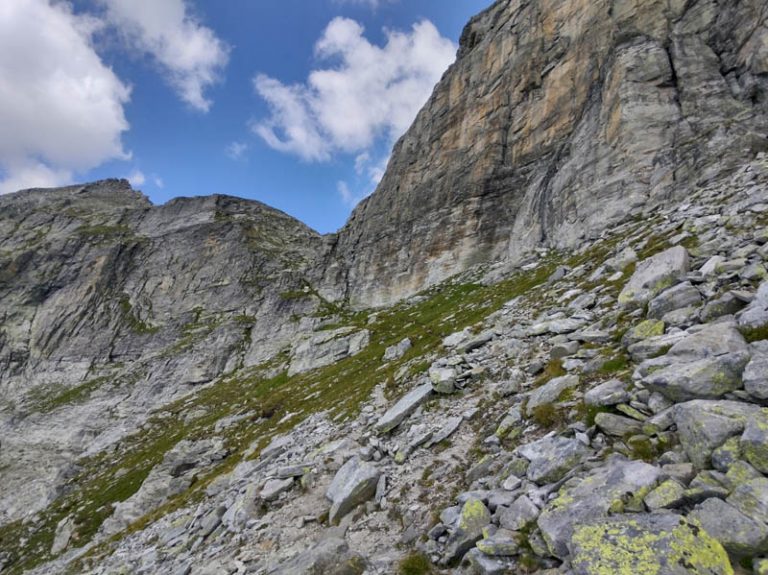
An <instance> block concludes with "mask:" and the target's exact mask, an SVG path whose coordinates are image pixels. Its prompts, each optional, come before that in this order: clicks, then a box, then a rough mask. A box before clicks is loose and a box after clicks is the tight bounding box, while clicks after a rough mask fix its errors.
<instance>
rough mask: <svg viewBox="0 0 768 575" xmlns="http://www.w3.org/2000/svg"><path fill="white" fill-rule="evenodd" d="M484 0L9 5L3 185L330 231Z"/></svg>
mask: <svg viewBox="0 0 768 575" xmlns="http://www.w3.org/2000/svg"><path fill="white" fill-rule="evenodd" d="M491 3H492V0H72V1H63V0H1V1H0V193H8V192H13V191H16V190H19V189H24V188H30V187H51V186H59V185H65V184H70V183H75V182H86V181H92V180H97V179H102V178H109V177H121V178H127V179H129V180H130V181H131V183H132V184H133V186H134V188H136V189H140V190H141V191H143V192H144V193H145V194H147V195H148V196H149V197H150V199H151V200H152V201H153V202H154V203H156V204H162V203H164V202H166V201H168V200H169V199H171V198H174V197H178V196H197V195H209V194H217V193H218V194H229V195H233V196H239V197H244V198H250V199H255V200H259V201H262V202H264V203H266V204H269V205H271V206H273V207H276V208H278V209H280V210H283V211H285V212H287V213H289V214H291V215H292V216H294V217H296V218H298V219H300V220H301V221H303V222H305V223H306V224H308V225H309V226H311V227H312V228H314V229H316V230H317V231H319V232H323V233H326V232H333V231H336V230H337V229H338V228H340V227H341V226H342V225H343V224H344V222H345V221H346V219H347V217H348V216H349V213H350V212H351V210H352V208H353V207H354V205H355V204H356V203H357V202H359V201H360V199H362V198H363V197H365V196H366V195H368V194H370V193H371V192H372V191H373V190H374V189H375V187H376V184H377V183H378V181H379V179H380V178H381V176H382V174H383V171H384V169H385V167H386V162H387V159H388V158H389V154H390V152H391V148H392V145H393V144H394V142H395V141H396V140H397V138H398V137H399V136H400V135H402V134H403V133H404V132H405V130H406V129H407V128H408V126H409V125H410V124H411V122H412V121H413V119H414V118H415V116H416V113H417V112H418V110H419V109H420V108H421V106H422V105H423V104H424V103H425V102H426V100H427V99H428V97H429V95H430V94H431V92H432V89H433V87H434V85H435V83H436V82H437V81H438V80H439V79H440V77H441V76H442V74H443V72H444V71H445V70H446V69H447V67H448V66H449V65H450V64H451V63H452V62H453V61H454V59H455V53H456V49H457V47H458V46H457V44H458V39H459V36H460V34H461V30H462V28H463V26H464V25H465V24H466V22H467V21H468V20H469V18H470V17H471V16H472V15H474V14H476V13H478V12H479V11H481V10H483V9H484V8H486V7H487V6H489V5H490V4H491Z"/></svg>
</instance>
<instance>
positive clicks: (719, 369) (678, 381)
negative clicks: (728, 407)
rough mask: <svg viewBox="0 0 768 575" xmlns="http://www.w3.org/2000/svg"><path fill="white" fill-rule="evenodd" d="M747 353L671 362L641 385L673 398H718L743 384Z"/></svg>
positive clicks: (676, 399) (644, 380)
mask: <svg viewBox="0 0 768 575" xmlns="http://www.w3.org/2000/svg"><path fill="white" fill-rule="evenodd" d="M748 362H749V355H748V354H747V353H733V354H726V355H720V356H717V357H709V358H705V359H700V360H694V361H691V362H687V363H674V364H672V365H670V366H668V367H665V368H663V369H661V370H659V371H655V372H653V373H652V374H651V375H648V376H646V377H644V378H643V385H644V386H645V387H646V388H648V389H650V390H652V391H658V392H659V393H661V394H663V395H665V396H666V397H668V398H669V399H671V400H673V401H678V402H679V401H687V400H690V399H717V398H720V397H723V396H724V395H725V394H727V393H729V392H731V391H735V390H737V389H739V388H740V387H742V381H741V374H742V372H743V371H744V367H745V366H746V365H747V363H748Z"/></svg>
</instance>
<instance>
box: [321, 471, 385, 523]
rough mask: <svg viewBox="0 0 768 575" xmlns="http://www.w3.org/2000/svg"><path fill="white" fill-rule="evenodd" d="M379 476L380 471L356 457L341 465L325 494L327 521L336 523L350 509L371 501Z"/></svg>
mask: <svg viewBox="0 0 768 575" xmlns="http://www.w3.org/2000/svg"><path fill="white" fill-rule="evenodd" d="M380 476H381V471H379V470H378V469H377V468H376V467H374V466H373V465H372V464H370V463H367V462H364V461H362V460H360V459H359V458H357V457H353V458H351V459H350V460H349V461H347V462H346V463H345V464H344V465H342V466H341V469H339V470H338V471H337V472H336V475H335V476H334V478H333V481H332V482H331V485H330V486H329V487H328V491H326V494H325V496H326V497H327V498H328V499H329V500H330V501H331V510H330V512H329V514H328V520H329V521H330V522H331V523H338V522H339V521H340V520H341V518H342V517H344V516H345V515H346V514H347V513H349V512H350V511H352V509H354V508H355V507H357V506H358V505H360V504H361V503H365V502H366V501H368V500H369V499H371V498H372V497H373V496H374V495H375V493H376V485H377V484H378V482H379V477H380Z"/></svg>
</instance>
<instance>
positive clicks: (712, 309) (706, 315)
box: [701, 292, 744, 322]
mask: <svg viewBox="0 0 768 575" xmlns="http://www.w3.org/2000/svg"><path fill="white" fill-rule="evenodd" d="M743 307H744V302H743V301H742V300H741V299H739V298H738V297H736V296H735V295H733V294H732V293H731V292H727V293H724V294H723V295H721V296H720V297H719V298H717V299H713V300H711V301H708V302H707V304H706V305H705V306H704V308H703V309H702V310H701V320H702V321H705V322H710V321H712V320H715V319H717V318H719V317H723V316H725V315H732V314H735V313H737V312H738V311H739V310H741V309H742V308H743Z"/></svg>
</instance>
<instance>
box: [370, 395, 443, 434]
mask: <svg viewBox="0 0 768 575" xmlns="http://www.w3.org/2000/svg"><path fill="white" fill-rule="evenodd" d="M430 395H432V384H431V383H425V384H423V385H420V386H418V387H416V388H415V389H412V390H411V391H410V392H408V393H407V394H405V395H404V396H403V397H402V398H400V400H399V401H398V402H397V403H396V404H395V405H393V406H392V407H391V408H390V409H389V410H387V412H386V413H385V414H384V415H382V416H381V419H379V421H377V422H376V431H378V432H379V433H387V432H389V431H391V430H393V429H394V428H395V427H397V426H398V425H400V423H401V422H402V421H403V420H404V419H405V418H406V417H408V416H409V415H410V414H411V413H413V412H414V411H415V410H416V408H418V407H419V406H420V405H421V404H422V403H424V402H425V401H426V400H427V399H428V398H429V396H430Z"/></svg>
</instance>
